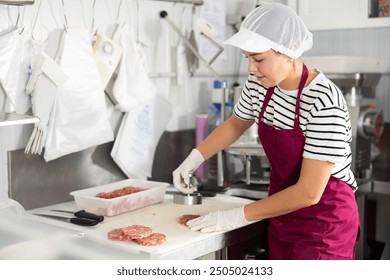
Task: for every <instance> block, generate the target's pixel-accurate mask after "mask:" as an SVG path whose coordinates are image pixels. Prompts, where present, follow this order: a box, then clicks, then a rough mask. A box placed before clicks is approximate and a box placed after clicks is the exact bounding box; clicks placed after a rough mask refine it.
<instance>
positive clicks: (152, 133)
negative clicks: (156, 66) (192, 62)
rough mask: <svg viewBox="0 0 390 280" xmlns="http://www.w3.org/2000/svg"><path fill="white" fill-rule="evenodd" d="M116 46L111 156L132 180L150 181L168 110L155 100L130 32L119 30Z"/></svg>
mask: <svg viewBox="0 0 390 280" xmlns="http://www.w3.org/2000/svg"><path fill="white" fill-rule="evenodd" d="M119 35H120V37H119V38H120V39H117V42H118V43H120V44H121V47H122V49H123V53H122V59H121V62H120V67H119V72H118V76H117V79H116V81H115V83H114V87H113V96H114V98H115V100H116V102H117V105H116V108H117V109H118V110H120V111H122V112H125V115H124V117H123V119H122V122H121V125H120V128H119V131H118V134H117V136H116V140H115V143H114V146H113V149H112V151H111V156H112V158H113V160H114V161H115V162H116V164H117V165H118V166H119V168H121V169H122V171H123V172H124V173H125V174H126V175H127V176H128V177H129V178H133V179H143V180H145V179H147V177H151V174H152V167H153V159H154V153H155V151H156V147H157V144H158V141H159V140H160V137H161V135H162V133H163V132H164V130H165V128H166V126H167V123H168V122H169V120H170V118H171V106H170V104H169V102H168V101H167V100H165V98H164V97H162V96H159V95H158V93H157V89H156V86H155V85H154V84H153V82H152V81H151V80H150V78H149V76H148V72H147V65H146V57H145V54H144V52H143V50H142V48H141V46H140V45H138V44H137V43H136V41H135V40H134V39H133V36H132V33H131V31H130V29H128V28H126V27H124V28H122V29H121V31H120V33H119Z"/></svg>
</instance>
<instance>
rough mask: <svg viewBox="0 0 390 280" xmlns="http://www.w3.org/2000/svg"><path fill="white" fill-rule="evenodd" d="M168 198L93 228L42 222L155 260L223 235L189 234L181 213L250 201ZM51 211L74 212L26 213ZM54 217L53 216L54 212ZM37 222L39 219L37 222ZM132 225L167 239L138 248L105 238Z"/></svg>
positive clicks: (66, 206) (70, 205)
mask: <svg viewBox="0 0 390 280" xmlns="http://www.w3.org/2000/svg"><path fill="white" fill-rule="evenodd" d="M172 198H173V196H172V195H166V196H165V200H164V202H162V203H159V204H154V205H150V206H148V207H144V208H140V209H136V210H132V211H130V212H128V213H123V214H120V215H117V216H113V217H105V220H104V221H103V222H102V223H100V224H98V225H97V226H94V227H83V226H77V225H73V224H70V223H64V222H61V221H57V220H52V219H44V221H45V222H47V223H51V224H55V225H58V226H62V227H66V228H71V229H76V230H78V231H80V232H83V233H84V234H85V237H84V238H88V237H91V238H93V239H94V240H97V241H98V242H101V243H104V244H105V245H110V246H112V247H113V249H115V248H117V249H120V250H125V251H126V252H127V251H128V252H129V254H131V255H139V256H140V258H146V259H149V258H150V259H156V258H159V256H162V255H164V254H168V253H170V252H173V251H175V250H178V249H180V248H184V247H186V246H190V245H191V244H193V243H197V242H200V241H203V240H206V239H208V238H210V237H215V236H218V235H222V234H223V233H221V232H216V233H201V232H199V231H191V230H190V229H188V228H187V227H186V226H183V225H180V224H179V223H178V221H177V220H178V218H179V217H180V216H182V215H185V214H199V215H203V214H207V213H209V212H212V211H217V210H227V209H233V208H237V207H240V206H243V205H245V204H248V203H251V202H253V201H252V200H249V199H244V198H239V197H233V196H228V195H217V196H216V197H206V198H203V202H202V204H200V205H180V204H174V203H173V201H172V200H173V199H172ZM53 209H62V210H72V211H76V205H75V203H74V201H72V202H67V203H61V204H57V205H51V206H47V207H43V208H38V209H34V210H31V211H29V212H31V213H50V214H53V213H55V212H52V211H50V210H53ZM55 214H56V215H57V214H58V213H55ZM41 221H43V220H42V219H41ZM134 224H137V225H145V226H149V227H151V228H152V229H153V231H154V232H159V233H164V234H165V235H166V236H167V241H166V242H165V243H164V244H162V245H159V246H141V245H138V244H137V243H135V242H134V241H112V240H109V239H108V238H107V233H108V232H109V231H110V230H112V229H115V228H121V227H126V226H130V225H134ZM129 256H130V255H129ZM183 259H186V256H183Z"/></svg>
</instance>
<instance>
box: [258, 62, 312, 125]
mask: <svg viewBox="0 0 390 280" xmlns="http://www.w3.org/2000/svg"><path fill="white" fill-rule="evenodd" d="M302 66H303V67H302V76H301V80H300V82H299V88H298V95H297V101H296V103H295V115H294V128H298V127H299V108H300V105H301V94H302V91H303V88H304V87H305V84H306V81H307V78H308V76H309V70H308V69H307V67H306V65H305V64H302ZM274 89H275V87H270V88H268V90H267V93H266V95H265V99H264V103H263V106H262V107H261V111H260V115H259V122H260V121H261V118H262V117H263V114H264V111H265V108H267V106H268V103H269V101H270V99H271V95H272V94H273V93H274Z"/></svg>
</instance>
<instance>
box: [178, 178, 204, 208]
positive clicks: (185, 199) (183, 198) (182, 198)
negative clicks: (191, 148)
mask: <svg viewBox="0 0 390 280" xmlns="http://www.w3.org/2000/svg"><path fill="white" fill-rule="evenodd" d="M189 178H190V183H189V184H188V185H187V188H191V187H195V188H196V186H197V180H196V178H195V177H194V176H193V175H192V174H189ZM202 198H203V196H202V194H200V193H198V192H194V193H188V194H187V193H175V194H174V195H173V203H176V204H183V205H198V204H202Z"/></svg>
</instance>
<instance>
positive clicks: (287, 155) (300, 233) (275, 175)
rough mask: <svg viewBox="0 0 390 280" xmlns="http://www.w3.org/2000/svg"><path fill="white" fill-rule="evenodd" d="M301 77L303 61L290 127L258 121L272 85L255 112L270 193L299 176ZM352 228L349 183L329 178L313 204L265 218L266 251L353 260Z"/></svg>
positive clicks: (355, 223)
mask: <svg viewBox="0 0 390 280" xmlns="http://www.w3.org/2000/svg"><path fill="white" fill-rule="evenodd" d="M307 77H308V70H307V68H306V66H305V65H303V70H302V77H301V81H300V85H299V91H298V96H297V101H296V104H295V120H294V128H293V129H283V130H277V129H275V128H274V127H272V126H271V125H267V124H266V123H265V122H262V121H261V119H262V117H263V115H264V112H265V108H266V107H267V105H268V103H269V100H270V99H271V95H272V94H273V92H274V87H272V88H269V89H268V91H267V94H266V97H265V100H264V103H263V106H262V108H261V112H260V114H259V126H258V133H259V138H260V141H261V144H262V145H263V148H264V151H265V153H266V155H267V157H268V160H269V162H270V164H271V177H270V189H269V195H270V196H271V195H273V194H274V193H276V192H279V191H281V190H283V189H284V188H287V187H289V186H292V185H294V184H295V183H296V182H297V181H298V179H299V174H300V171H301V165H302V159H303V157H302V154H303V147H304V144H305V138H304V135H303V132H302V130H301V129H300V127H299V108H300V98H301V94H302V90H303V88H304V86H305V83H306V80H307ZM358 228H359V213H358V208H357V203H356V200H355V196H354V193H353V191H352V188H351V186H349V185H348V184H346V183H345V182H343V181H341V180H339V179H337V178H335V177H330V179H329V181H328V183H327V185H326V188H325V190H324V193H323V195H322V197H321V199H320V201H319V202H318V203H317V204H315V205H312V206H309V207H305V208H302V209H299V210H296V211H294V212H291V213H288V214H285V215H282V216H279V217H275V218H271V219H270V220H269V226H268V245H269V256H270V259H279V260H281V259H296V260H303V259H309V260H317V259H354V256H355V254H354V251H355V244H356V241H357V235H358Z"/></svg>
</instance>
